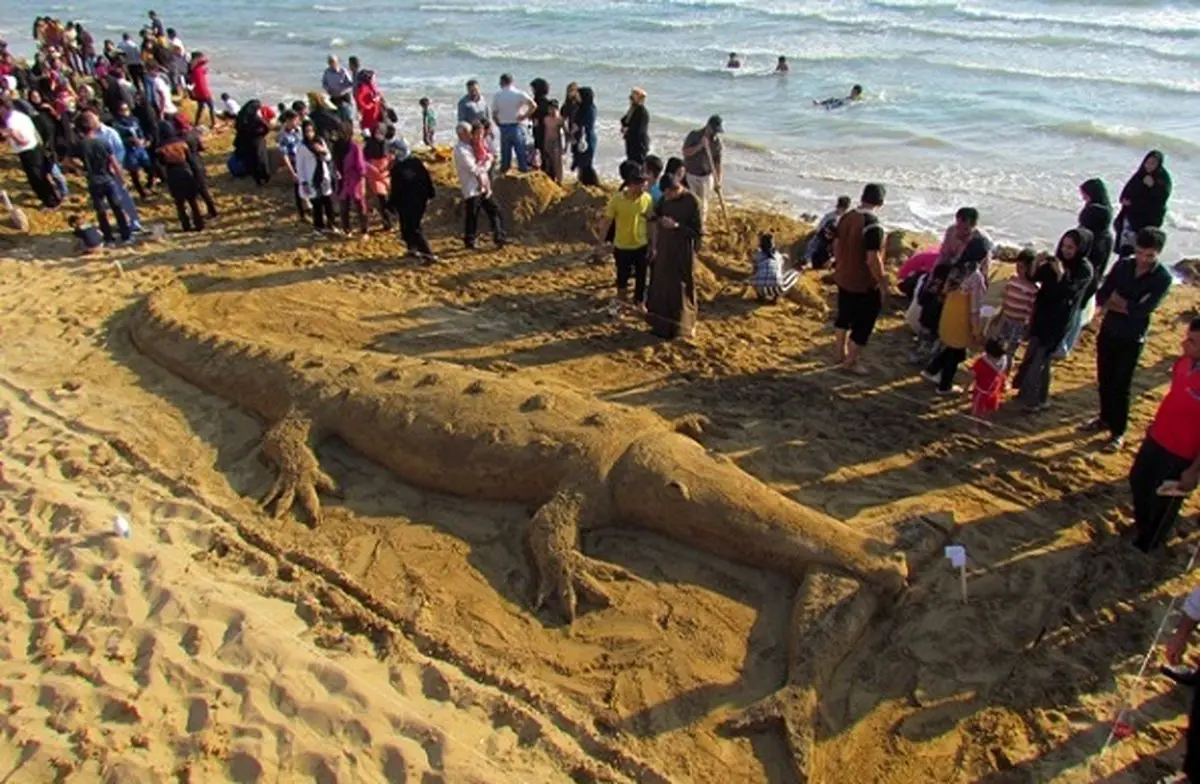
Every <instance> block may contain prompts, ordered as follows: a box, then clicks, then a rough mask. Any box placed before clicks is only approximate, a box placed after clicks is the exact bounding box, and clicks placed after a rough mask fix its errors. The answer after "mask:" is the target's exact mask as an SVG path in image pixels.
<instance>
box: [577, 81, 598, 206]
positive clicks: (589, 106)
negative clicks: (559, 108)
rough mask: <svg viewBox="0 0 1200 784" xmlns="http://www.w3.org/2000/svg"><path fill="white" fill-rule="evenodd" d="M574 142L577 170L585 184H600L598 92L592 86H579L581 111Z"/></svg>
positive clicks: (580, 179) (578, 116)
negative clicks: (598, 168) (597, 139)
mask: <svg viewBox="0 0 1200 784" xmlns="http://www.w3.org/2000/svg"><path fill="white" fill-rule="evenodd" d="M574 127H575V135H574V144H572V145H571V151H572V153H573V159H572V161H571V168H572V169H574V170H575V173H576V176H578V178H579V182H580V183H581V184H583V185H599V184H600V177H599V176H597V174H596V167H595V162H596V94H595V93H594V92H592V88H591V87H580V88H579V111H578V112H576V114H575V126H574Z"/></svg>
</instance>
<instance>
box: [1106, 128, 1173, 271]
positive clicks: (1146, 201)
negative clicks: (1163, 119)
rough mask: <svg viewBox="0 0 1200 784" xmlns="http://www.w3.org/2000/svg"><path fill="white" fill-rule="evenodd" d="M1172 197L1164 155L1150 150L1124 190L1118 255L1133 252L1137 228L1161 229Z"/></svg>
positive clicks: (1169, 175) (1118, 235)
mask: <svg viewBox="0 0 1200 784" xmlns="http://www.w3.org/2000/svg"><path fill="white" fill-rule="evenodd" d="M1170 198H1171V174H1170V172H1168V171H1167V169H1166V167H1165V166H1164V165H1163V154H1162V153H1161V152H1159V151H1158V150H1151V151H1150V152H1149V153H1147V154H1146V157H1145V158H1144V159H1142V165H1141V166H1140V167H1138V170H1137V171H1136V172H1134V174H1133V176H1132V177H1130V178H1129V182H1127V183H1125V187H1124V188H1122V189H1121V214H1120V215H1118V216H1117V220H1116V223H1115V225H1114V228H1116V230H1117V247H1118V252H1119V253H1121V254H1122V255H1123V254H1125V253H1126V251H1128V252H1130V253H1132V252H1133V238H1134V236H1135V235H1136V234H1137V233H1138V229H1141V228H1144V227H1146V226H1154V227H1155V228H1161V227H1162V225H1163V220H1164V219H1165V218H1166V217H1167V201H1168V200H1170Z"/></svg>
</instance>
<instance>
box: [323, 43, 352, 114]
mask: <svg viewBox="0 0 1200 784" xmlns="http://www.w3.org/2000/svg"><path fill="white" fill-rule="evenodd" d="M321 87H322V88H323V89H324V90H325V94H326V95H328V96H329V101H330V102H331V103H332V104H333V106H334V108H335V109H336V110H337V113H338V114H339V115H341V118H342V119H343V120H345V121H346V122H350V121H351V120H353V119H354V118H353V116H352V115H351V113H352V111H353V109H352V107H353V105H354V79H353V78H351V76H350V73H349V72H348V71H347V70H346V69H345V68H343V67H342V66H341V63H339V62H338V59H337V56H336V55H332V54H331V55H329V60H328V61H327V67H326V68H325V73H324V74H322V76H321Z"/></svg>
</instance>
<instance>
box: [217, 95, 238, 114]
mask: <svg viewBox="0 0 1200 784" xmlns="http://www.w3.org/2000/svg"><path fill="white" fill-rule="evenodd" d="M221 105H222V106H223V107H225V113H226V114H232V115H235V116H236V115H237V113H238V112H239V111H241V109H242V107H240V106H238V102H237V101H235V100H233V99H232V98H226V99H225V100H224V102H223V103H222V104H221Z"/></svg>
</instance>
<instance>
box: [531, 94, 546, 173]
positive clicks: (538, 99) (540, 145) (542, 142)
mask: <svg viewBox="0 0 1200 784" xmlns="http://www.w3.org/2000/svg"><path fill="white" fill-rule="evenodd" d="M529 89H530V90H532V91H533V104H534V108H533V113H532V114H530V115H529V120H530V122H532V123H533V148H534V149H535V150H537V151H538V159H539V160H540V161H541V169H542V171H544V172H546V173H547V174H549V173H550V169H549V168H548V165H549V164H548V160H547V158H548V157H549V156H547V155H546V123H545V122H544V120H545V119H546V109H547V107H549V105H550V83H549V82H547V81H546V80H545V79H534V80H533V81H532V82H530V83H529Z"/></svg>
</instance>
